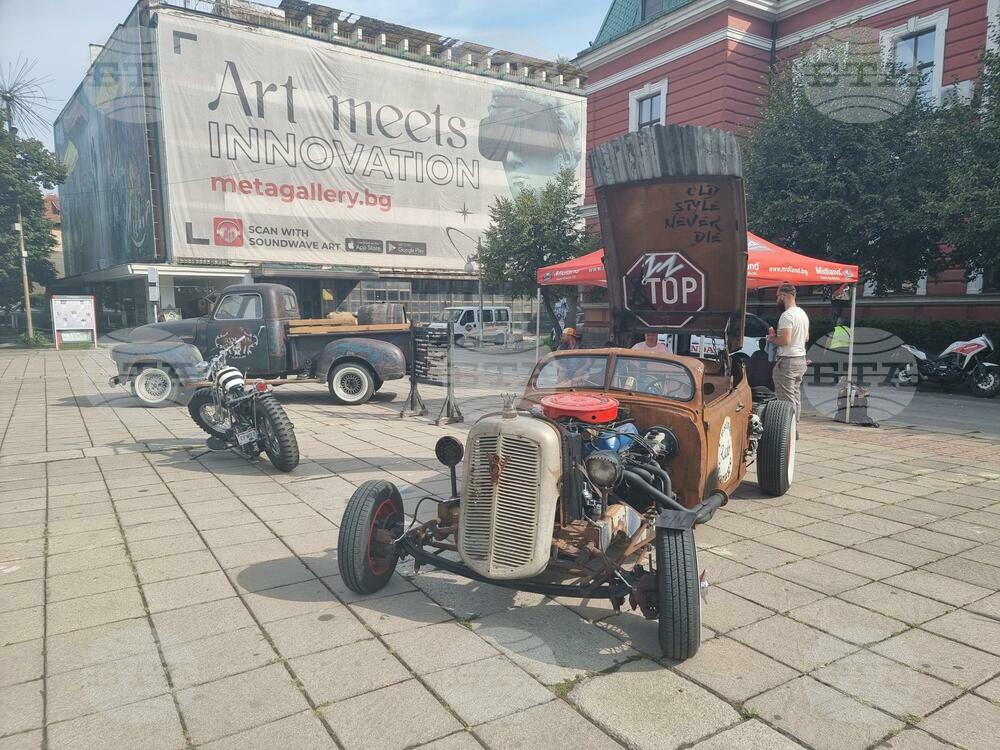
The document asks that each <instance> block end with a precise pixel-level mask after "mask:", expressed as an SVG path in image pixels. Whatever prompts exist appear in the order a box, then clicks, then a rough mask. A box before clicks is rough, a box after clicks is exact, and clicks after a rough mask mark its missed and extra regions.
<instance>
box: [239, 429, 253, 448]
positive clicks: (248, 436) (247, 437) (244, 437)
mask: <svg viewBox="0 0 1000 750" xmlns="http://www.w3.org/2000/svg"><path fill="white" fill-rule="evenodd" d="M256 440H257V430H247V431H246V432H237V433H236V442H237V443H239V444H240V445H246V444H247V443H253V442H255V441H256Z"/></svg>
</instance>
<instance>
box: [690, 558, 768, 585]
mask: <svg viewBox="0 0 1000 750" xmlns="http://www.w3.org/2000/svg"><path fill="white" fill-rule="evenodd" d="M698 566H699V567H700V568H701V569H702V570H703V571H704V572H705V580H707V581H709V583H711V584H713V585H714V584H717V583H723V582H724V581H731V580H733V579H735V578H742V577H743V576H746V575H750V574H751V573H753V572H754V569H753V568H751V567H750V566H749V565H744V564H743V563H740V562H736V560H733V559H731V558H730V557H728V556H726V555H718V554H716V553H715V552H714V551H713V550H707V551H704V552H699V553H698Z"/></svg>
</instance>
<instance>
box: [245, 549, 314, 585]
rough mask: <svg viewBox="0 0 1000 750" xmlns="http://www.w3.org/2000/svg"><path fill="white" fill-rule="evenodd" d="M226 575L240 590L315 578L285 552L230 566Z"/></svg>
mask: <svg viewBox="0 0 1000 750" xmlns="http://www.w3.org/2000/svg"><path fill="white" fill-rule="evenodd" d="M226 575H228V576H229V579H230V580H231V581H232V582H233V583H234V584H235V585H236V586H237V587H238V588H239V589H240V590H241V591H265V590H267V589H273V588H277V587H279V586H287V585H288V584H290V583H301V582H303V581H309V580H313V579H315V576H314V575H313V573H312V571H310V570H309V569H308V568H307V567H306V566H305V565H303V564H302V563H301V562H300V561H299V560H298V559H297V558H295V557H291V556H290V555H288V554H287V553H286V556H285V557H283V558H280V559H277V560H266V561H264V562H259V563H253V564H252V565H245V566H243V567H240V568H230V569H229V570H227V571H226Z"/></svg>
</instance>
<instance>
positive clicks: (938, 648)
mask: <svg viewBox="0 0 1000 750" xmlns="http://www.w3.org/2000/svg"><path fill="white" fill-rule="evenodd" d="M871 650H872V651H876V652H878V653H880V654H882V655H884V656H888V657H889V658H890V659H895V660H896V661H900V662H903V663H904V664H908V665H909V666H911V667H913V668H914V669H919V670H921V671H923V672H927V673H929V674H932V675H934V676H935V677H939V678H941V679H942V680H946V681H948V682H951V683H954V684H956V685H961V686H962V687H965V688H971V687H972V686H973V685H977V684H979V683H980V682H982V681H984V680H987V679H989V678H990V677H993V676H994V675H995V674H997V673H998V672H1000V658H997V657H995V656H991V655H990V654H987V653H986V652H984V651H979V650H977V649H973V648H969V647H968V646H963V645H962V644H961V643H955V642H954V641H950V640H948V639H946V638H942V637H941V636H938V635H934V634H933V633H927V632H924V631H922V630H908V631H907V632H905V633H901V634H900V635H897V636H894V637H892V638H890V639H889V640H887V641H883V642H882V643H876V644H875V645H873V646H871Z"/></svg>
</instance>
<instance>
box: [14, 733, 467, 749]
mask: <svg viewBox="0 0 1000 750" xmlns="http://www.w3.org/2000/svg"><path fill="white" fill-rule="evenodd" d="M482 747H483V746H482V745H481V744H479V743H478V742H477V741H476V738H475V737H473V736H472V734H471V733H470V732H455V734H449V735H448V736H447V737H442V738H441V739H439V740H434V741H433V742H428V743H427V744H426V745H421V746H420V750H482ZM0 750H2V748H0Z"/></svg>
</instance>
